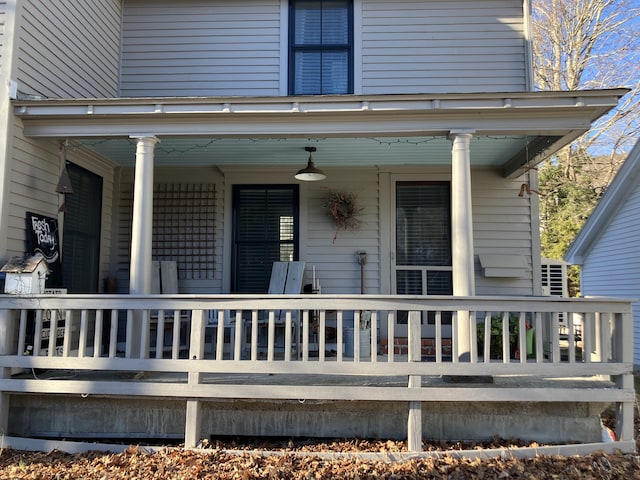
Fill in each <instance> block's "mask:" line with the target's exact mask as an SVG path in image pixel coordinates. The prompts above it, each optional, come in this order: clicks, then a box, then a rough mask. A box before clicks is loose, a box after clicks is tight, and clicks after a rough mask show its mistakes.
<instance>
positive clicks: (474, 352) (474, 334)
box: [469, 311, 478, 363]
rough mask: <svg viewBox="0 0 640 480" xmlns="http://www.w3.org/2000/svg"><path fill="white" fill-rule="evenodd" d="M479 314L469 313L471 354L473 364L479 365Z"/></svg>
mask: <svg viewBox="0 0 640 480" xmlns="http://www.w3.org/2000/svg"><path fill="white" fill-rule="evenodd" d="M477 315H478V312H475V311H473V312H472V311H470V312H469V325H470V328H469V337H470V340H469V342H470V345H469V346H470V347H471V348H470V353H471V363H478V322H477Z"/></svg>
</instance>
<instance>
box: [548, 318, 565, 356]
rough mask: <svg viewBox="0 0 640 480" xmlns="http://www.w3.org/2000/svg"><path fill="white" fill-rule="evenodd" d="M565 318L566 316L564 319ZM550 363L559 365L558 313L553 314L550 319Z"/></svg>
mask: <svg viewBox="0 0 640 480" xmlns="http://www.w3.org/2000/svg"><path fill="white" fill-rule="evenodd" d="M564 318H565V319H566V318H567V317H566V316H565V317H564ZM551 352H552V353H551V359H552V360H551V361H552V362H553V363H560V362H561V361H562V358H560V324H559V320H558V312H553V314H552V319H551Z"/></svg>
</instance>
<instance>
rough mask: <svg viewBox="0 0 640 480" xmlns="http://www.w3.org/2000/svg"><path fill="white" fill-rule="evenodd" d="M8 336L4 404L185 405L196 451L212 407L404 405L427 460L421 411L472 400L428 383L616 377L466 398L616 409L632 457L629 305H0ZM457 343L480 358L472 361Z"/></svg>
mask: <svg viewBox="0 0 640 480" xmlns="http://www.w3.org/2000/svg"><path fill="white" fill-rule="evenodd" d="M401 330H402V332H401ZM0 331H1V334H2V335H3V337H1V338H0V349H1V350H0V354H1V355H0V368H3V372H4V375H3V378H2V379H0V391H1V392H5V393H13V392H19V393H56V394H94V395H100V394H104V395H107V394H108V395H122V396H132V395H133V396H153V397H165V398H171V397H181V398H185V399H186V401H187V421H186V430H185V445H186V446H194V445H195V444H196V443H197V441H198V440H199V435H200V431H199V426H198V421H197V419H198V418H199V412H200V402H201V401H204V400H205V399H211V398H236V399H240V398H261V399H299V398H306V399H318V400H374V401H375V400H380V401H383V400H388V399H389V398H394V399H395V400H397V401H407V402H409V419H408V446H409V450H410V451H416V450H419V449H420V445H421V438H422V431H421V422H420V415H421V413H420V412H421V402H426V401H459V399H460V398H462V397H463V396H464V395H465V393H468V392H465V391H464V383H462V384H461V385H456V388H455V389H451V388H447V387H442V386H439V387H438V386H430V387H429V388H423V387H422V386H421V378H422V377H423V376H433V375H450V376H459V377H461V378H463V377H468V376H500V375H514V376H520V377H522V378H527V377H537V378H542V377H544V378H547V377H576V378H582V379H588V378H594V377H596V376H598V377H602V378H609V377H610V378H611V380H612V381H611V383H610V384H608V386H607V387H606V388H603V387H598V388H593V387H592V386H591V385H590V384H589V382H585V383H584V386H583V388H581V389H578V390H576V388H575V387H571V388H563V387H561V386H556V387H554V386H546V385H545V386H544V387H542V388H530V387H527V388H526V389H524V388H518V387H510V388H496V387H495V386H493V387H491V386H488V387H486V388H485V387H482V386H478V385H477V384H474V385H473V386H472V387H469V388H472V389H473V398H475V399H478V400H481V401H490V402H512V401H532V402H572V401H576V400H577V399H578V398H579V399H580V401H587V402H607V403H609V402H610V403H615V404H616V415H617V416H616V421H617V427H616V434H617V440H618V442H617V443H618V446H619V447H620V448H621V449H625V448H626V449H631V450H633V449H635V444H634V441H633V404H634V390H633V375H632V372H633V365H632V362H633V357H632V355H633V354H632V316H631V303H630V302H629V301H624V300H615V299H561V298H550V297H539V298H538V297H535V298H534V297H468V298H467V297H432V296H429V297H422V296H421V297H411V296H371V295H365V296H348V295H299V296H283V295H269V296H264V295H261V296H258V295H235V296H229V295H226V296H223V295H207V296H201V295H197V296H196V295H172V296H164V295H147V296H134V295H38V296H9V295H0ZM404 332H406V333H404ZM462 332H464V333H462ZM460 337H461V338H460ZM460 342H462V343H460ZM460 344H462V345H468V346H469V347H470V348H469V352H468V355H462V353H463V352H461V351H460V346H459V345H460ZM16 369H47V370H56V369H74V370H87V371H90V370H91V371H96V370H98V371H121V372H122V371H129V372H137V371H152V372H170V373H171V374H172V375H174V377H172V378H175V379H176V380H174V381H167V380H166V379H164V380H162V381H158V382H153V381H149V380H146V381H145V382H135V381H117V380H107V381H102V380H91V381H87V380H80V379H79V380H65V381H57V380H39V379H27V378H22V377H20V376H19V375H11V372H15V371H16ZM207 374H222V375H226V374H264V375H268V374H286V375H296V379H297V380H296V383H295V384H285V385H261V384H251V383H247V382H246V381H242V380H238V381H237V382H235V383H234V382H233V381H227V382H225V388H224V389H220V388H216V384H215V383H211V382H208V381H207ZM318 375H322V376H351V375H364V376H371V377H399V378H404V379H405V380H406V384H405V385H406V386H405V387H404V388H403V387H398V386H397V385H396V386H384V383H383V382H380V383H379V384H375V383H373V384H372V385H371V386H358V385H348V384H345V383H342V384H341V385H339V386H336V385H331V386H322V385H314V384H313V382H312V381H311V376H318ZM300 378H309V379H310V380H309V381H308V382H305V381H302V382H300V381H299V379H300ZM316 378H317V377H316ZM258 383H259V382H258ZM390 389H392V390H390ZM578 396H579V397H578ZM3 401H6V400H3ZM5 408H6V405H5ZM5 427H6V425H5Z"/></svg>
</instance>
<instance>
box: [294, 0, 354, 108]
mask: <svg viewBox="0 0 640 480" xmlns="http://www.w3.org/2000/svg"><path fill="white" fill-rule="evenodd" d="M289 28H290V38H289V46H290V48H289V93H290V94H292V95H316V94H347V93H353V48H352V45H353V3H352V0H318V1H309V0H292V1H291V6H290V25H289Z"/></svg>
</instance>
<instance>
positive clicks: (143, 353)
mask: <svg viewBox="0 0 640 480" xmlns="http://www.w3.org/2000/svg"><path fill="white" fill-rule="evenodd" d="M150 313H151V312H150V311H149V310H142V335H141V336H140V355H139V357H138V358H149V335H150V328H151V318H150Z"/></svg>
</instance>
